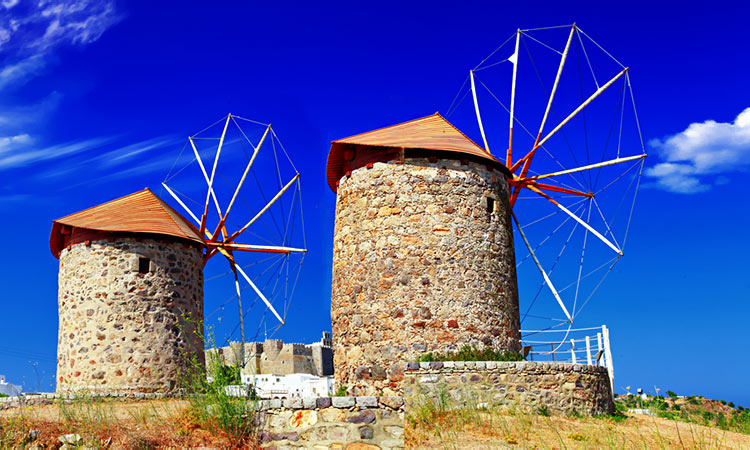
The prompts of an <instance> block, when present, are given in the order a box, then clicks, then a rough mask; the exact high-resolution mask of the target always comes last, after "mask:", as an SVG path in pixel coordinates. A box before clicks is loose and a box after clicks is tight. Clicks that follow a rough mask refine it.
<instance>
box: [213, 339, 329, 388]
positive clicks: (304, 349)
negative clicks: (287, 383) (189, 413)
mask: <svg viewBox="0 0 750 450" xmlns="http://www.w3.org/2000/svg"><path fill="white" fill-rule="evenodd" d="M206 354H207V362H208V361H210V359H211V356H212V355H217V356H218V357H219V359H220V360H221V361H222V363H223V364H226V365H233V364H235V363H236V362H237V361H239V359H240V343H239V342H231V343H230V345H229V346H227V347H220V348H216V349H209V350H207V351H206ZM245 361H246V364H245V367H244V368H243V369H242V371H243V373H247V374H251V375H252V374H274V375H291V374H294V373H309V374H311V375H316V376H320V377H322V376H328V375H333V348H332V345H331V334H330V333H328V332H323V338H322V339H321V340H320V342H315V343H313V344H309V345H307V344H297V343H284V341H282V340H280V339H267V340H266V341H265V342H247V343H245Z"/></svg>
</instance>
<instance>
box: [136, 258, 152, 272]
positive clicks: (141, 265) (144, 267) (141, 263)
mask: <svg viewBox="0 0 750 450" xmlns="http://www.w3.org/2000/svg"><path fill="white" fill-rule="evenodd" d="M150 265H151V259H150V258H143V257H140V258H138V273H148V269H149V266H150Z"/></svg>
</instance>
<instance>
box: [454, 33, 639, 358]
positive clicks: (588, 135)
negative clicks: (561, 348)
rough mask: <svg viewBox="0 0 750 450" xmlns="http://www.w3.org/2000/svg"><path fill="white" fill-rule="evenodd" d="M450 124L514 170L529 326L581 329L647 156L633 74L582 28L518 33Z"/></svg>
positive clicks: (458, 104)
mask: <svg viewBox="0 0 750 450" xmlns="http://www.w3.org/2000/svg"><path fill="white" fill-rule="evenodd" d="M469 94H471V95H469ZM467 99H468V100H467ZM446 117H449V118H451V120H453V121H454V123H457V124H459V127H460V128H463V129H474V130H477V131H478V134H479V136H481V141H480V140H479V139H478V140H477V141H478V142H482V144H483V146H484V149H485V150H486V151H487V152H488V153H491V154H493V155H494V156H496V157H498V159H501V160H504V164H505V166H506V167H507V168H508V169H509V170H510V171H511V172H512V177H510V178H509V179H508V181H509V184H510V187H511V194H510V199H509V200H510V205H511V207H512V208H513V209H512V214H511V215H512V218H513V222H514V223H515V229H514V231H515V234H516V239H515V241H516V255H517V256H518V257H517V262H516V265H517V270H518V277H519V284H522V285H526V287H527V288H526V289H521V290H520V297H521V322H522V327H523V328H525V329H527V330H528V329H530V327H529V324H530V323H533V324H534V326H535V327H536V328H542V329H543V330H548V329H557V328H560V327H565V326H567V330H568V331H570V329H571V326H572V324H573V322H574V321H575V320H576V319H577V318H578V316H579V314H580V313H581V310H582V309H583V307H584V306H586V305H587V304H588V303H589V300H590V299H591V298H592V297H593V296H594V294H595V293H596V292H597V290H598V289H599V288H600V287H601V285H602V282H603V281H604V278H606V277H607V275H608V274H609V273H610V272H611V270H612V268H613V267H614V265H615V264H616V263H617V262H618V261H619V260H620V259H621V258H622V256H623V255H624V248H625V244H626V241H627V237H628V229H629V227H630V222H631V218H632V213H633V208H634V205H635V198H636V195H637V191H638V186H639V183H640V177H641V172H642V169H643V164H644V158H645V157H646V152H645V147H644V145H643V138H642V134H641V129H640V124H639V122H638V115H637V113H636V110H635V100H634V97H633V89H632V85H631V78H630V70H629V68H628V67H626V66H624V65H622V64H621V63H620V62H619V61H618V60H617V59H615V58H614V57H613V56H612V54H611V53H610V52H608V51H607V50H605V49H604V48H603V47H602V46H601V45H600V44H599V43H597V42H596V41H594V40H593V39H592V38H591V37H590V36H589V35H588V34H586V33H585V32H584V31H583V30H582V29H581V28H580V27H578V26H577V25H576V24H572V25H564V26H559V27H546V28H533V29H518V30H517V31H516V32H515V33H513V34H512V35H511V36H510V37H508V39H507V40H505V41H504V42H503V43H502V44H501V45H500V46H499V47H497V48H496V49H495V50H494V51H493V52H491V53H490V54H489V56H487V57H486V58H484V59H483V60H482V61H481V62H480V63H479V64H478V65H477V66H475V67H474V68H473V69H472V70H470V71H469V74H468V76H467V77H466V80H465V81H464V84H463V85H462V87H461V88H460V90H459V92H458V93H457V94H456V97H455V98H454V100H453V103H452V104H451V105H450V107H449V110H448V111H447V114H446ZM519 238H520V239H519ZM576 248H577V250H576ZM524 255H525V256H524ZM534 285H538V288H537V289H533V288H532V289H529V288H528V287H529V286H534ZM540 299H543V300H541V301H539V300H540ZM555 304H556V305H557V307H556V308H555V307H553V306H551V305H555ZM535 307H536V308H537V309H534V308H535ZM538 309H541V310H543V313H541V314H540V313H538V312H537V310H538ZM524 321H526V322H525V323H524ZM530 334H533V333H530ZM530 334H527V335H526V336H529V335H530ZM566 336H567V333H566ZM563 340H564V338H563ZM573 351H575V350H573ZM573 354H574V356H573V358H574V360H575V353H573Z"/></svg>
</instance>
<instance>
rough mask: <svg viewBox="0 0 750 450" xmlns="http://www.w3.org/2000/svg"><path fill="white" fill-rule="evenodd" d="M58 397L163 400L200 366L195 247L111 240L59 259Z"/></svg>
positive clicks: (199, 272) (199, 268) (199, 262)
mask: <svg viewBox="0 0 750 450" xmlns="http://www.w3.org/2000/svg"><path fill="white" fill-rule="evenodd" d="M58 281H59V293H58V307H59V321H60V322H59V334H58V351H57V354H58V363H57V390H58V392H61V391H65V390H68V389H87V390H90V391H94V392H96V391H106V392H169V391H171V390H173V389H174V388H175V387H176V386H177V385H178V383H179V381H180V378H181V377H182V376H184V374H185V370H186V369H187V368H188V365H189V360H190V359H191V358H192V357H193V356H195V358H196V360H197V361H199V362H200V364H202V363H203V358H204V354H203V339H202V337H201V335H202V327H203V259H202V255H201V249H200V248H199V247H198V246H197V245H195V244H188V243H184V242H183V241H177V240H172V239H169V238H161V237H160V238H158V239H151V238H132V237H117V238H115V239H113V240H94V241H90V242H86V243H83V244H76V245H73V246H71V247H69V248H66V249H64V250H62V252H61V253H60V271H59V276H58Z"/></svg>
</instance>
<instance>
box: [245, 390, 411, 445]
mask: <svg viewBox="0 0 750 450" xmlns="http://www.w3.org/2000/svg"><path fill="white" fill-rule="evenodd" d="M256 420H257V424H258V426H259V430H260V433H259V436H258V437H259V442H260V445H261V446H262V447H264V448H316V449H348V450H354V449H359V450H365V449H372V450H377V449H383V450H387V449H402V448H403V447H404V400H403V399H402V398H401V397H317V398H315V397H311V398H304V399H302V398H297V399H288V400H284V401H283V402H282V401H281V400H263V401H261V402H260V405H259V412H258V416H257V419H256Z"/></svg>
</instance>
